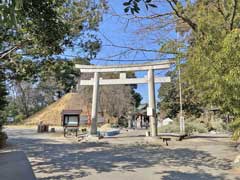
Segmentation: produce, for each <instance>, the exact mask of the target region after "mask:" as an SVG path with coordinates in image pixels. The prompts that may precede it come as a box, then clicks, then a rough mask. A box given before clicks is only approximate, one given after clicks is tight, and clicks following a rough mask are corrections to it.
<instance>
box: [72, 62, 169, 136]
mask: <svg viewBox="0 0 240 180" xmlns="http://www.w3.org/2000/svg"><path fill="white" fill-rule="evenodd" d="M172 63H173V61H169V60H165V61H160V62H153V63H144V64H127V65H111V66H96V65H80V64H76V65H75V67H76V68H78V69H80V72H81V73H94V78H92V79H90V80H81V79H80V81H79V85H80V86H93V96H92V114H91V127H90V134H91V135H93V136H94V135H97V114H98V113H97V112H98V99H99V98H98V96H99V85H116V84H145V83H147V84H148V97H149V103H148V109H147V115H148V116H150V118H149V119H150V129H151V136H153V137H155V136H157V118H156V100H155V83H164V82H171V79H170V77H154V70H162V69H168V68H170V65H171V64H172ZM126 71H134V72H136V71H148V74H147V76H145V77H144V78H126V73H122V72H126ZM111 72H120V77H119V79H102V78H99V74H100V73H111Z"/></svg>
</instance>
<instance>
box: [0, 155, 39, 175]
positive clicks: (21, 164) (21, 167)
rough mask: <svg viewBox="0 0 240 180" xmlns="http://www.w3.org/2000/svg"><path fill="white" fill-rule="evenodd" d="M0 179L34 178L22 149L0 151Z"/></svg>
mask: <svg viewBox="0 0 240 180" xmlns="http://www.w3.org/2000/svg"><path fill="white" fill-rule="evenodd" d="M0 172H1V173H0V179H3V180H16V179H17V180H35V179H36V178H35V176H34V174H33V171H32V167H31V165H30V163H29V161H28V159H27V157H26V155H25V153H24V152H22V151H12V152H5V153H0Z"/></svg>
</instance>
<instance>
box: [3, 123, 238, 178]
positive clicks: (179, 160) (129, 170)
mask: <svg viewBox="0 0 240 180" xmlns="http://www.w3.org/2000/svg"><path fill="white" fill-rule="evenodd" d="M5 131H6V132H7V133H8V136H9V139H8V146H7V147H6V148H5V149H3V150H1V151H2V152H4V151H5V152H6V151H14V150H17V151H24V152H25V153H26V155H27V157H28V159H29V161H30V163H31V165H32V168H33V171H34V173H35V175H36V177H37V179H69V180H70V179H82V180H161V179H162V180H211V179H214V180H228V179H229V180H233V179H236V180H240V173H239V171H235V170H234V169H233V168H232V162H233V160H234V158H235V157H236V155H237V154H238V153H239V152H237V151H236V150H235V148H234V145H235V144H234V142H232V141H231V140H230V139H229V138H193V139H187V140H183V141H176V140H173V139H172V140H171V141H170V142H169V146H166V145H165V144H164V143H163V142H162V141H161V140H156V141H154V142H152V143H151V142H146V138H145V137H144V134H145V131H144V130H130V131H126V130H122V132H121V134H120V135H118V136H115V137H112V138H104V139H102V140H100V141H99V142H78V141H77V139H76V138H63V136H62V134H61V132H57V133H44V134H38V133H36V128H27V127H7V128H6V129H5ZM1 151H0V152H1Z"/></svg>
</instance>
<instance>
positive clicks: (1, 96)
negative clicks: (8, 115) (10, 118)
mask: <svg viewBox="0 0 240 180" xmlns="http://www.w3.org/2000/svg"><path fill="white" fill-rule="evenodd" d="M6 95H7V90H6V86H5V77H4V74H3V70H2V69H1V68H0V112H1V111H2V110H3V108H4V106H5V105H6V104H7V101H6ZM0 118H1V117H0Z"/></svg>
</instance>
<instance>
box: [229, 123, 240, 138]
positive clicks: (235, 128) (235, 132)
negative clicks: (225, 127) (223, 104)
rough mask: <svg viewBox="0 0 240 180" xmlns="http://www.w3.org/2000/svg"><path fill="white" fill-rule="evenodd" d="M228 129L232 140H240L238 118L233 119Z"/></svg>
mask: <svg viewBox="0 0 240 180" xmlns="http://www.w3.org/2000/svg"><path fill="white" fill-rule="evenodd" d="M229 127H230V129H231V130H232V131H233V135H232V138H233V140H235V141H237V140H239V139H240V118H237V119H235V120H234V121H233V122H232V123H231V124H230V126H229Z"/></svg>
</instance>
